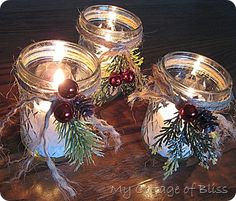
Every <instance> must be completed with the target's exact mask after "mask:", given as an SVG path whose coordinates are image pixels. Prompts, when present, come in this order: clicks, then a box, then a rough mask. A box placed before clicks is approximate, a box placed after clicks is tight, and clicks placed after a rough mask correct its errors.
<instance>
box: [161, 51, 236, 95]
mask: <svg viewBox="0 0 236 201" xmlns="http://www.w3.org/2000/svg"><path fill="white" fill-rule="evenodd" d="M175 55H176V56H177V55H179V56H182V58H197V57H199V56H200V57H202V58H203V59H204V61H203V62H205V63H206V61H207V63H212V64H214V66H217V67H218V68H220V70H222V71H223V72H224V75H225V76H224V77H226V79H227V80H228V82H227V84H226V85H227V86H226V87H225V88H224V89H222V90H220V91H217V92H214V91H204V90H199V89H194V92H196V93H199V94H200V93H201V94H205V95H209V94H211V95H219V94H220V93H227V92H228V91H232V87H233V80H232V77H231V75H230V73H229V72H228V71H227V70H226V69H225V68H224V67H223V66H222V65H221V64H219V63H218V62H216V61H214V60H212V59H210V58H208V57H206V56H203V55H201V54H198V53H194V52H188V51H174V52H171V53H168V54H166V55H164V56H163V58H162V59H161V68H162V70H163V71H164V72H165V75H166V76H167V78H168V79H170V80H171V82H172V83H173V84H174V85H177V86H179V87H180V89H181V90H186V91H187V90H188V89H189V87H188V86H186V85H184V84H182V83H180V82H178V81H177V80H176V79H175V78H174V77H173V76H172V75H171V74H170V73H169V72H168V70H167V69H166V66H165V62H166V60H167V59H168V58H170V57H171V56H175Z"/></svg>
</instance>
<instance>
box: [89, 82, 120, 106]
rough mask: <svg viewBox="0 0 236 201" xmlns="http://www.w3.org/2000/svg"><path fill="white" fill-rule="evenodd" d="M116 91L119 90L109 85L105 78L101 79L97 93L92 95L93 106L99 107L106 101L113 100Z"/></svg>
mask: <svg viewBox="0 0 236 201" xmlns="http://www.w3.org/2000/svg"><path fill="white" fill-rule="evenodd" d="M117 90H119V88H118V87H113V86H112V85H110V84H109V81H108V79H107V78H102V79H101V84H100V89H99V91H98V92H97V93H95V94H94V95H93V102H94V104H96V105H98V106H101V105H102V104H104V103H105V102H107V100H108V99H113V98H115V97H116V96H117V94H118V93H117Z"/></svg>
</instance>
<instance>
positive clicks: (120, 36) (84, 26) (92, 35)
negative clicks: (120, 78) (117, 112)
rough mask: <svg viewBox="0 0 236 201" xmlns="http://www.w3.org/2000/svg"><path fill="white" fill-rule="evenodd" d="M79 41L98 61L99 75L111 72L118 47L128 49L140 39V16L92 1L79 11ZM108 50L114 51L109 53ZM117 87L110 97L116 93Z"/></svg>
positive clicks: (104, 75)
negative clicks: (99, 63) (99, 65)
mask: <svg viewBox="0 0 236 201" xmlns="http://www.w3.org/2000/svg"><path fill="white" fill-rule="evenodd" d="M76 28H77V30H78V33H79V34H80V40H79V44H81V45H82V46H84V47H87V48H88V49H89V50H90V51H92V52H93V53H94V54H96V56H97V57H98V58H99V59H100V61H101V77H102V79H103V78H104V79H107V78H108V77H109V76H110V74H111V73H110V72H109V70H108V68H109V64H110V63H111V62H112V59H113V58H114V56H115V55H114V52H115V51H117V54H118V52H119V51H120V50H127V51H131V50H133V49H135V48H138V47H139V46H140V44H141V42H142V36H143V27H142V22H141V20H140V19H139V18H138V17H137V16H136V15H134V14H133V13H131V12H130V11H128V10H125V9H123V8H120V7H116V6H111V5H94V6H90V7H88V8H86V9H85V10H83V11H82V12H81V13H80V16H79V18H78V21H77V27H76ZM110 52H113V54H111V53H110ZM117 93H118V90H116V91H115V92H114V93H113V94H111V97H114V96H116V94H117Z"/></svg>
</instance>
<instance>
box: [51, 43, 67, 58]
mask: <svg viewBox="0 0 236 201" xmlns="http://www.w3.org/2000/svg"><path fill="white" fill-rule="evenodd" d="M64 44H65V43H64V42H63V41H55V47H54V55H53V61H58V62H61V61H62V60H63V58H64V56H65V46H64Z"/></svg>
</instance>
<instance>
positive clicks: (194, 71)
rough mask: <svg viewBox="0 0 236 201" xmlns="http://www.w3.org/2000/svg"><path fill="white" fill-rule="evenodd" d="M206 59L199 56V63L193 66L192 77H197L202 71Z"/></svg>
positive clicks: (196, 62)
mask: <svg viewBox="0 0 236 201" xmlns="http://www.w3.org/2000/svg"><path fill="white" fill-rule="evenodd" d="M203 60H204V58H203V57H202V56H199V57H198V59H197V61H195V62H194V64H193V70H192V72H191V75H194V76H196V74H197V71H199V70H200V69H201V63H202V62H203Z"/></svg>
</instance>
